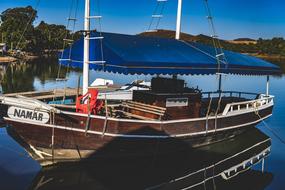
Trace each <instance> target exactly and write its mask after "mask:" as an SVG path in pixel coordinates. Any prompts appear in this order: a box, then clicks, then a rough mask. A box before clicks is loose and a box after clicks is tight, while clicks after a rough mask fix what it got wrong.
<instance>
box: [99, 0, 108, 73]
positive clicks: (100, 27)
mask: <svg viewBox="0 0 285 190" xmlns="http://www.w3.org/2000/svg"><path fill="white" fill-rule="evenodd" d="M97 7H98V15H101V8H100V7H101V6H100V0H97ZM98 22H99V35H100V37H102V22H101V19H99V20H98ZM100 48H101V61H104V51H103V40H102V39H100ZM105 66H106V63H104V65H103V70H104V71H105Z"/></svg>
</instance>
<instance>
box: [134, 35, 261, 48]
mask: <svg viewBox="0 0 285 190" xmlns="http://www.w3.org/2000/svg"><path fill="white" fill-rule="evenodd" d="M138 35H141V36H154V37H162V38H175V31H172V30H157V31H156V32H143V33H140V34H138ZM180 36H181V39H182V40H184V41H190V42H199V43H202V44H206V45H211V46H212V45H213V41H212V37H210V36H207V35H204V34H199V35H196V36H195V35H191V34H186V33H181V35H180ZM242 39H243V40H246V39H247V40H249V41H250V43H248V42H244V41H242ZM236 40H237V41H234V40H232V41H227V40H223V39H219V41H220V43H221V46H222V47H223V48H224V49H227V50H231V51H236V52H241V53H256V52H257V49H256V46H255V44H256V41H254V42H255V43H254V42H252V41H251V40H252V39H250V38H240V39H236Z"/></svg>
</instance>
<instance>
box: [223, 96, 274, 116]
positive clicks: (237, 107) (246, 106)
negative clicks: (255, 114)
mask: <svg viewBox="0 0 285 190" xmlns="http://www.w3.org/2000/svg"><path fill="white" fill-rule="evenodd" d="M273 98H274V96H271V95H269V96H266V95H264V94H261V95H260V96H259V97H258V98H257V99H255V100H250V101H244V102H234V103H229V104H227V105H226V107H225V109H224V111H223V113H222V115H227V114H231V113H235V112H241V111H246V110H253V111H258V110H259V108H261V107H264V106H265V105H268V104H271V105H273Z"/></svg>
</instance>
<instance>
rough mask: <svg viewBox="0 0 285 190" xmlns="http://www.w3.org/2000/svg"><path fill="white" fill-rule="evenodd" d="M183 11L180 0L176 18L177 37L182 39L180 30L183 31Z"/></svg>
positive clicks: (180, 0) (179, 0)
mask: <svg viewBox="0 0 285 190" xmlns="http://www.w3.org/2000/svg"><path fill="white" fill-rule="evenodd" d="M181 12H182V0H178V7H177V18H176V35H175V39H176V40H179V39H180V31H181Z"/></svg>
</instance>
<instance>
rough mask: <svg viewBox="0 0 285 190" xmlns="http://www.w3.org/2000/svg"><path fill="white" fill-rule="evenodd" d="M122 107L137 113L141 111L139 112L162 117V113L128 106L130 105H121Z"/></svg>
mask: <svg viewBox="0 0 285 190" xmlns="http://www.w3.org/2000/svg"><path fill="white" fill-rule="evenodd" d="M123 106H124V107H127V108H129V109H134V110H138V111H141V112H146V113H151V114H155V115H159V116H163V115H164V113H160V112H155V111H150V110H147V109H142V108H138V107H134V106H130V105H127V104H123Z"/></svg>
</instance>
